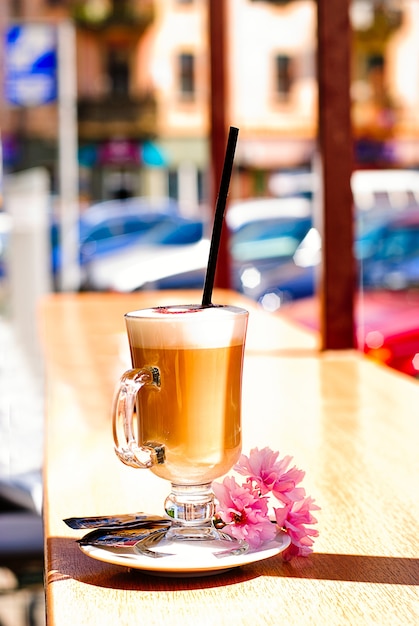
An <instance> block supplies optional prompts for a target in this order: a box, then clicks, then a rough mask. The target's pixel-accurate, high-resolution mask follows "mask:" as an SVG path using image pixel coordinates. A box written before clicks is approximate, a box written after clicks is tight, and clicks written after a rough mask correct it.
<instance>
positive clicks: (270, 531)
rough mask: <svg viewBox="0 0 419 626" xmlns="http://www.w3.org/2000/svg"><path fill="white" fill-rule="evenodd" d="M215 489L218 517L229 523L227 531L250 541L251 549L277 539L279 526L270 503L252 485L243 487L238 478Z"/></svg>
mask: <svg viewBox="0 0 419 626" xmlns="http://www.w3.org/2000/svg"><path fill="white" fill-rule="evenodd" d="M212 487H213V490H214V494H215V497H216V498H217V500H218V504H217V506H216V514H217V516H218V517H219V518H220V519H221V520H222V521H223V522H224V523H225V524H226V526H225V527H224V528H223V532H226V533H228V534H229V535H231V536H232V537H235V538H236V539H243V540H244V541H247V543H248V544H249V546H250V547H251V548H258V547H259V546H260V545H262V544H263V543H264V542H265V541H269V540H270V539H273V538H274V537H275V535H276V533H277V527H276V525H275V524H273V523H272V522H271V521H270V520H269V517H268V502H267V500H266V498H264V497H261V496H260V494H259V493H258V492H257V491H255V490H254V489H253V487H252V486H251V484H250V483H245V484H243V485H239V484H238V483H237V482H236V480H235V478H234V477H226V478H224V480H223V482H222V483H215V482H214V483H213V485H212Z"/></svg>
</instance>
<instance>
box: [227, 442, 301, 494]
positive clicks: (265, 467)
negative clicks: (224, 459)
mask: <svg viewBox="0 0 419 626" xmlns="http://www.w3.org/2000/svg"><path fill="white" fill-rule="evenodd" d="M278 455H279V453H278V452H273V451H272V450H271V449H270V448H267V447H266V448H263V449H262V450H259V448H253V449H252V450H251V451H250V454H249V456H248V457H247V456H246V455H245V454H242V455H241V457H240V459H239V462H238V463H237V465H236V466H235V467H234V469H235V470H236V471H237V472H238V473H239V474H242V475H244V476H247V477H248V478H247V480H248V481H250V482H254V483H255V484H256V485H257V486H258V488H259V489H260V492H261V494H262V495H265V494H266V493H268V492H270V491H271V492H272V493H273V494H274V496H275V497H276V498H277V499H278V500H280V501H281V502H283V503H284V504H289V503H290V502H296V501H298V500H302V499H303V498H304V496H305V490H304V489H303V488H302V487H297V485H298V484H299V483H300V482H301V481H302V479H303V478H304V475H305V472H303V471H302V470H299V469H297V468H296V467H295V466H294V467H292V468H291V469H288V466H289V464H290V462H291V457H290V456H286V457H284V458H283V459H281V460H279V461H277V458H278Z"/></svg>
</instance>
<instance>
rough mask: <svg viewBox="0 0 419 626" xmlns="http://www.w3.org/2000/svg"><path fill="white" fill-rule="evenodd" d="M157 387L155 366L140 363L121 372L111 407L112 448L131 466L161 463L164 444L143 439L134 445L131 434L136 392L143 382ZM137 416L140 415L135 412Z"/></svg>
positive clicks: (158, 373) (146, 466)
mask: <svg viewBox="0 0 419 626" xmlns="http://www.w3.org/2000/svg"><path fill="white" fill-rule="evenodd" d="M146 385H147V386H153V387H155V388H156V391H158V389H159V388H160V371H159V369H158V367H143V368H141V369H131V370H128V371H127V372H125V373H124V374H123V375H122V377H121V379H120V381H119V386H118V388H117V390H116V393H115V398H114V402H113V408H112V427H113V439H114V443H115V452H116V454H117V456H118V458H119V459H120V460H121V461H122V462H123V463H125V465H130V466H131V467H136V468H143V469H147V468H150V467H152V466H153V465H157V464H159V463H164V445H162V444H159V443H155V442H151V441H150V442H147V445H138V442H137V440H136V438H135V435H134V409H135V402H136V399H137V394H138V392H139V391H140V390H141V389H142V388H143V387H144V386H146ZM137 419H141V417H140V415H137Z"/></svg>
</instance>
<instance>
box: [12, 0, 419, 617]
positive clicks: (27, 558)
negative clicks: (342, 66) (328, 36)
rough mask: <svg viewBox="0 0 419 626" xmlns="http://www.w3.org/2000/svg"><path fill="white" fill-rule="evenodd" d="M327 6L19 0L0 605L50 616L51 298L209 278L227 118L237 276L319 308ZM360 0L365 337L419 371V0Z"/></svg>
mask: <svg viewBox="0 0 419 626" xmlns="http://www.w3.org/2000/svg"><path fill="white" fill-rule="evenodd" d="M342 1H345V0H342ZM316 5H317V3H316V2H314V0H277V1H269V0H231V1H229V2H224V1H223V0H221V2H219V1H218V0H217V1H214V0H18V1H17V0H2V1H1V3H0V30H1V33H2V40H1V44H0V45H1V57H2V63H1V66H0V73H1V80H2V85H3V88H2V90H1V99H0V114H1V115H0V120H1V122H0V123H1V126H0V138H1V159H0V168H1V172H0V349H1V352H0V505H1V508H0V534H1V533H2V532H3V536H2V537H0V626H8V625H9V624H10V625H12V626H19V625H20V624H26V623H27V624H41V623H43V621H42V620H43V612H42V606H43V596H42V545H41V543H42V542H40V534H39V533H40V532H41V533H42V520H41V512H42V479H41V473H42V451H43V420H44V406H43V385H44V372H43V358H42V348H41V345H40V339H39V329H38V326H37V307H38V304H39V301H40V299H42V297H43V296H44V295H45V294H48V293H51V292H67V291H71V292H82V291H86V290H95V291H113V292H127V291H136V290H142V289H165V288H175V289H176V288H183V287H194V288H199V289H201V288H202V286H203V282H204V276H205V267H206V263H207V258H208V250H209V236H210V232H211V226H212V211H213V207H214V200H215V190H216V186H217V184H218V178H219V169H217V167H215V165H217V164H219V162H220V157H219V155H220V152H221V153H223V150H224V145H225V143H224V142H225V138H226V130H227V128H228V126H229V125H233V126H237V127H238V128H239V129H240V134H239V141H238V146H237V152H236V158H235V163H234V170H233V176H232V181H231V187H230V195H229V202H228V211H227V215H226V232H225V233H224V235H223V237H224V239H223V241H224V244H223V247H222V251H221V252H222V263H220V265H221V266H222V270H223V274H222V275H221V276H220V278H219V280H220V281H221V286H229V287H232V288H234V289H236V290H238V291H240V292H242V293H244V294H246V295H247V296H249V297H250V298H252V299H253V300H255V301H257V302H259V303H260V305H261V306H263V307H264V308H265V309H266V310H268V311H270V312H271V313H272V314H273V315H287V316H289V317H290V318H291V319H293V320H296V321H298V322H299V323H302V324H305V325H308V326H310V327H311V328H313V329H318V328H319V326H320V320H319V313H318V307H319V302H318V284H319V272H320V268H321V264H322V240H323V238H322V220H321V204H322V196H321V185H320V177H321V174H320V172H321V168H320V167H319V148H318V125H319V110H318V88H319V85H318V63H319V58H318V50H317V19H318V14H317V7H316ZM347 6H348V15H349V20H350V26H351V42H350V46H351V47H350V56H351V58H350V61H351V78H350V94H349V96H348V97H349V98H350V112H351V124H352V145H351V146H349V147H348V149H350V150H351V154H352V170H353V174H352V178H351V191H352V195H353V231H354V246H353V248H354V249H353V254H354V259H355V262H356V272H357V289H356V309H355V319H356V340H357V347H358V348H359V349H360V350H363V351H364V352H365V353H367V354H368V355H369V356H370V357H371V358H375V359H377V360H379V361H380V362H382V363H384V364H385V365H386V366H389V367H392V368H393V369H394V370H397V371H398V372H400V373H401V374H402V375H405V376H409V377H411V378H412V379H416V378H418V376H419V3H418V2H417V0H352V1H351V2H349V1H348V2H347ZM339 80H340V77H339V76H337V77H336V84H337V88H338V86H339ZM215 120H221V127H225V132H221V133H217V132H215V130H214V129H215V128H216V122H215ZM217 123H218V122H217ZM214 164H215V165H214ZM333 210H335V211H336V212H339V210H340V207H339V206H336V207H334V208H333ZM16 515H18V516H20V517H19V520H20V521H19V524H20V523H21V524H22V526H17V525H16V519H17V518H16V517H13V516H16ZM2 523H3V524H4V525H3V526H1V524H2ZM18 528H19V531H18V530H17V529H18ZM2 529H3V530H2ZM11 529H14V532H13V533H12V530H11ZM7 533H9V534H7ZM19 533H20V535H19ZM24 537H26V539H27V543H25V540H24ZM2 539H3V541H2ZM12 547H13V549H12Z"/></svg>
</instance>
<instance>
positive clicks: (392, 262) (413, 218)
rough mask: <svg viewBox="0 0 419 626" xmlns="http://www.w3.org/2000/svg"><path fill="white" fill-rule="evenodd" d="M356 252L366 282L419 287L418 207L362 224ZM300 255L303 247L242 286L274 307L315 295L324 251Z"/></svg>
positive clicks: (365, 284) (373, 286) (367, 284)
mask: <svg viewBox="0 0 419 626" xmlns="http://www.w3.org/2000/svg"><path fill="white" fill-rule="evenodd" d="M299 252H300V250H299ZM317 252H320V248H319V250H318V251H317ZM354 254H355V258H356V261H357V266H358V282H359V285H360V286H362V288H365V289H366V290H369V291H371V290H379V289H386V290H393V291H396V290H404V289H412V288H414V289H417V288H419V208H415V209H412V210H405V211H403V212H401V213H400V214H396V215H395V214H394V212H393V213H392V214H390V215H389V214H387V215H385V216H384V215H378V216H375V215H373V216H372V219H371V220H368V219H367V221H366V223H364V224H362V225H358V232H357V235H356V240H355V244H354ZM296 259H298V252H297V254H296V255H294V258H293V259H292V260H290V261H288V262H287V263H285V264H282V265H278V266H277V267H276V268H269V269H267V270H266V271H263V270H262V271H260V276H259V280H258V281H257V284H256V281H255V284H254V285H252V286H251V287H250V288H249V286H248V287H247V288H244V289H243V290H244V291H245V293H246V294H247V295H248V296H250V297H252V298H253V299H255V300H257V301H259V302H261V303H262V304H263V306H264V307H266V308H267V309H269V310H271V311H274V310H277V309H278V308H279V307H280V306H282V305H283V304H284V303H287V302H289V301H292V300H296V299H300V298H305V297H309V296H312V295H313V294H314V292H315V285H316V273H317V271H318V264H319V262H320V255H319V254H318V255H317V256H316V257H315V258H314V259H313V262H312V263H309V264H307V265H305V266H304V265H298V264H297V263H296V262H295V260H296Z"/></svg>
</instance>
